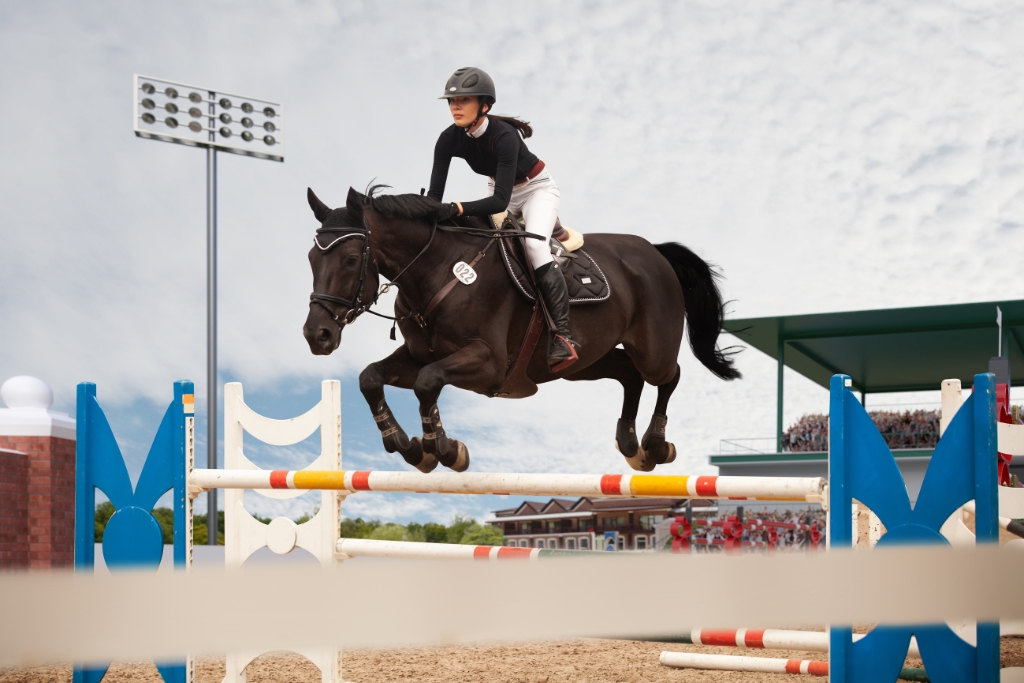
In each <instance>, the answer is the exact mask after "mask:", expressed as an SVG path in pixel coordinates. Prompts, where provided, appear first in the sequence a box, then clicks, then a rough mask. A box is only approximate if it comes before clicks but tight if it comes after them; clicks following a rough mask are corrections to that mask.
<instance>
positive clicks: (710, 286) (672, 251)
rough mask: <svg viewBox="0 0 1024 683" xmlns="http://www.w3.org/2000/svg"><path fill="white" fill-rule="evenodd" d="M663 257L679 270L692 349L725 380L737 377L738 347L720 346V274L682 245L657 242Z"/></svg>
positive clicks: (695, 354) (722, 314)
mask: <svg viewBox="0 0 1024 683" xmlns="http://www.w3.org/2000/svg"><path fill="white" fill-rule="evenodd" d="M654 248H655V249H657V250H658V251H659V252H660V253H661V255H662V256H664V257H665V258H666V259H667V260H668V262H669V263H670V264H672V270H674V271H676V277H678V278H679V284H681V285H682V286H683V297H684V298H685V299H686V324H687V326H688V327H689V328H690V329H689V335H690V348H691V349H692V350H693V355H694V356H696V357H697V360H699V361H700V362H701V364H702V365H704V367H706V368H707V369H708V370H710V371H711V372H713V373H714V374H715V375H717V376H718V377H720V378H722V379H726V380H729V379H737V378H739V377H741V376H742V375H740V371H739V370H737V369H736V368H734V367H733V356H734V355H735V354H736V353H737V352H738V349H735V348H734V347H729V348H726V349H719V348H718V335H719V334H720V333H721V331H722V320H723V318H724V315H725V305H724V304H723V303H722V295H721V293H720V292H719V291H718V278H719V277H720V276H719V274H718V273H716V272H715V271H714V270H712V268H711V266H710V265H708V263H707V262H705V261H704V259H702V258H701V257H699V256H697V255H696V254H694V253H693V252H692V251H690V250H689V249H687V248H686V247H684V246H683V245H681V244H679V243H678V242H666V243H664V244H655V245H654Z"/></svg>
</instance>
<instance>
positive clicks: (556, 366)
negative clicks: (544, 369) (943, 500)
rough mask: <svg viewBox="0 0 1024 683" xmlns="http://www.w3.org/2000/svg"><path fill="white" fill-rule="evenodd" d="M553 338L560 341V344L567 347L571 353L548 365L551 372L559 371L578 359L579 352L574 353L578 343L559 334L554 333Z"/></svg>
mask: <svg viewBox="0 0 1024 683" xmlns="http://www.w3.org/2000/svg"><path fill="white" fill-rule="evenodd" d="M555 339H556V340H558V341H561V342H562V344H564V345H565V348H567V349H569V353H570V354H571V355H570V356H569V357H568V358H566V359H564V360H561V361H559V362H558V363H556V364H554V365H551V366H549V367H550V368H551V372H561V371H562V370H565V369H566V368H567V367H569V366H570V365H572V364H573V363H575V362H576V361H578V360H579V359H580V357H579V354H577V353H576V347H577V346H579V345H578V344H577V343H576V342H574V341H572V340H571V339H566V338H565V337H563V336H562V335H560V334H556V335H555Z"/></svg>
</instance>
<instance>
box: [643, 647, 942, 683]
mask: <svg viewBox="0 0 1024 683" xmlns="http://www.w3.org/2000/svg"><path fill="white" fill-rule="evenodd" d="M659 661H660V662H661V663H662V664H664V665H665V666H671V667H673V668H676V669H711V670H715V671H750V672H763V673H778V674H807V675H811V676H828V662H820V661H816V660H813V659H778V658H774V657H743V656H739V655H710V654H698V653H695V652H662V653H661V657H660V659H659ZM899 678H900V680H905V681H928V680H930V679H929V678H928V674H927V673H925V670H924V669H915V668H911V667H904V668H903V669H901V670H900V673H899Z"/></svg>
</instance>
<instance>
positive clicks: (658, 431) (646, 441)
mask: <svg viewBox="0 0 1024 683" xmlns="http://www.w3.org/2000/svg"><path fill="white" fill-rule="evenodd" d="M667 424H668V417H666V416H665V415H658V414H657V413H655V415H654V416H653V417H652V418H651V425H650V426H649V427H648V428H647V432H646V433H644V438H643V441H641V442H640V447H641V448H642V449H643V450H645V451H647V453H648V455H650V458H651V460H652V461H653V462H654V464H656V465H665V464H667V463H670V462H672V461H673V460H675V459H676V447H675V445H673V444H671V443H669V442H668V441H665V426H666V425H667Z"/></svg>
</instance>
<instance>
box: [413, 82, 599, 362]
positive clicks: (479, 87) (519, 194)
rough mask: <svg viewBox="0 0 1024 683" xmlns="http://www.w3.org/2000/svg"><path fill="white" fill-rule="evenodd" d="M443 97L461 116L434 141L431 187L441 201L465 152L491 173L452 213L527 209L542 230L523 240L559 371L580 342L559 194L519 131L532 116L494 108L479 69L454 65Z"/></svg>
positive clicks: (490, 85) (478, 168)
mask: <svg viewBox="0 0 1024 683" xmlns="http://www.w3.org/2000/svg"><path fill="white" fill-rule="evenodd" d="M438 99H443V100H448V108H449V110H450V111H451V114H452V118H453V119H454V120H455V123H454V124H453V125H452V126H450V127H448V128H445V129H444V130H443V131H442V132H441V137H439V138H438V139H437V144H436V145H435V146H434V169H433V171H431V173H430V191H429V192H428V193H427V195H428V196H429V197H431V198H433V199H436V200H437V201H441V197H442V196H443V195H444V186H445V183H446V182H447V180H448V167H449V166H450V165H451V161H452V157H459V158H462V159H465V160H466V163H468V164H469V167H470V168H471V169H473V170H474V171H475V172H477V173H478V174H480V175H484V176H488V177H489V178H490V180H489V181H488V183H487V194H488V196H487V198H486V199H478V200H476V201H473V202H465V203H461V202H452V203H451V204H450V205H449V208H448V211H449V217H452V216H457V215H458V216H490V215H493V214H498V213H501V212H502V211H505V210H508V211H509V212H510V213H512V214H515V215H522V216H523V218H524V219H525V220H526V230H527V231H528V232H531V233H534V234H536V235H540V236H541V237H543V238H544V239H543V240H537V239H527V240H524V241H525V242H526V253H527V257H528V258H529V260H530V265H531V266H532V267H533V269H534V273H535V274H536V281H537V288H538V289H539V290H540V294H541V296H543V297H544V303H545V304H546V305H547V309H548V312H549V313H550V314H551V317H552V318H553V319H554V322H555V327H556V329H557V333H556V334H555V335H554V337H553V338H552V339H551V340H549V342H548V366H549V367H550V368H551V370H552V371H553V372H558V371H560V370H562V369H563V368H566V367H568V366H569V365H572V364H573V363H574V362H576V360H577V358H578V356H577V354H576V350H575V349H574V348H573V347H578V346H579V344H577V343H576V342H574V341H573V340H572V337H570V336H569V291H568V289H567V288H566V285H565V278H564V277H563V275H562V271H561V269H560V268H559V267H558V264H557V263H555V261H554V259H553V257H552V256H551V249H550V247H549V246H548V241H549V240H550V239H551V233H552V231H553V230H554V228H555V219H556V218H557V217H558V204H559V200H560V197H561V195H560V194H559V192H558V186H557V185H556V184H555V180H554V178H552V177H551V175H550V174H549V173H548V171H547V168H545V166H544V162H543V161H541V160H540V159H538V158H537V157H536V155H534V154H533V153H532V152H530V150H528V149H527V148H526V144H525V143H524V142H523V140H522V139H520V135H521V136H522V138H523V139H525V138H528V137H530V136H531V135H533V129H532V128H530V124H529V123H527V122H526V121H522V120H520V119H517V118H513V117H507V116H495V115H494V114H489V112H490V110H491V107H492V106H493V105H494V102H495V100H496V99H497V97H496V95H495V89H494V81H492V80H491V77H490V76H488V75H487V74H486V73H484V72H483V71H482V70H480V69H475V68H469V67H465V68H462V69H459V70H458V71H456V72H455V73H454V74H452V76H451V78H449V79H448V83H446V84H445V88H444V95H442V96H441V97H440V98H438Z"/></svg>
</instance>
